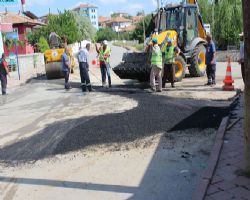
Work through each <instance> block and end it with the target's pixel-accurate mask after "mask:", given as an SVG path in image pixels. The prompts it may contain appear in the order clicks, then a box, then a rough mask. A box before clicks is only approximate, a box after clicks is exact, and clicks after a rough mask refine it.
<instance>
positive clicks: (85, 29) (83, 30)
mask: <svg viewBox="0 0 250 200" xmlns="http://www.w3.org/2000/svg"><path fill="white" fill-rule="evenodd" d="M73 14H74V17H75V20H76V23H77V26H78V31H79V41H82V40H93V39H94V37H95V34H96V29H95V28H94V27H93V26H92V24H91V22H90V20H89V18H87V17H85V16H84V15H83V13H76V12H74V13H73Z"/></svg>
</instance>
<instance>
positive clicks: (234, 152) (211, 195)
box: [204, 95, 250, 200]
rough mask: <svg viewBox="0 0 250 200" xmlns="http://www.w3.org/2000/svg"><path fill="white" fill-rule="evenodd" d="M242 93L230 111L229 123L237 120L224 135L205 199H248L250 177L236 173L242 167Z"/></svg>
mask: <svg viewBox="0 0 250 200" xmlns="http://www.w3.org/2000/svg"><path fill="white" fill-rule="evenodd" d="M243 104H244V102H243V95H241V96H240V97H239V102H238V104H237V106H236V107H235V108H234V110H232V111H231V115H230V120H229V124H230V123H232V122H233V121H235V120H239V121H238V122H237V123H236V124H235V125H234V126H233V127H232V128H231V129H230V130H227V131H226V133H225V137H224V144H223V147H222V151H221V154H220V156H219V160H218V164H217V166H216V169H215V172H214V174H213V177H212V179H211V182H210V183H209V186H208V189H207V192H206V195H205V198H204V199H205V200H230V199H235V200H241V199H242V200H250V179H249V178H246V177H243V176H238V175H236V173H235V172H236V171H237V170H240V169H243V168H244V146H243V145H244V140H243V111H244V109H243V108H244V105H243Z"/></svg>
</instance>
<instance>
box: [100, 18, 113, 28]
mask: <svg viewBox="0 0 250 200" xmlns="http://www.w3.org/2000/svg"><path fill="white" fill-rule="evenodd" d="M110 21H111V18H109V17H104V16H100V17H98V23H99V28H105V27H107V24H108V23H109V22H110Z"/></svg>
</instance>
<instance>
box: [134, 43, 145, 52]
mask: <svg viewBox="0 0 250 200" xmlns="http://www.w3.org/2000/svg"><path fill="white" fill-rule="evenodd" d="M135 48H136V49H137V50H138V51H143V50H144V44H143V43H141V44H137V45H135Z"/></svg>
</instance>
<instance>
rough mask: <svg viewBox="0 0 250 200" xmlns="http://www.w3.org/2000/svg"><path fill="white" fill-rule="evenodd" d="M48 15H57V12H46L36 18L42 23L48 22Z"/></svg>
mask: <svg viewBox="0 0 250 200" xmlns="http://www.w3.org/2000/svg"><path fill="white" fill-rule="evenodd" d="M49 15H57V14H52V13H48V14H46V15H43V16H41V17H39V18H38V20H39V21H40V22H42V23H44V24H48V22H49Z"/></svg>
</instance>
